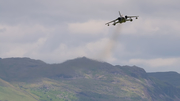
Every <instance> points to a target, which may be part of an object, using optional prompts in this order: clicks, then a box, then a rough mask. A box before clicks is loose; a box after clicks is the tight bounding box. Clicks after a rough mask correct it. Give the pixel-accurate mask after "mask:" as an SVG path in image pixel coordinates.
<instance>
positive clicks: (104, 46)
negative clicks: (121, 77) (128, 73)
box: [0, 0, 180, 73]
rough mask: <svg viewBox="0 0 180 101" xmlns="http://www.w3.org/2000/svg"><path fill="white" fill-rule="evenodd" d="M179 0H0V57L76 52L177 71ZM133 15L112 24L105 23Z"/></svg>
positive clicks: (58, 56) (57, 59)
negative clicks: (135, 16)
mask: <svg viewBox="0 0 180 101" xmlns="http://www.w3.org/2000/svg"><path fill="white" fill-rule="evenodd" d="M179 4H180V0H0V57H1V58H10V57H30V58H32V59H40V60H43V61H44V62H46V63H61V62H64V61H66V60H68V59H73V58H77V57H83V56H85V57H88V58H92V59H96V60H100V61H106V62H108V63H111V64H113V65H121V66H122V65H130V66H132V65H136V66H139V67H142V68H144V69H145V70H146V71H147V72H157V71H177V72H179V73H180V45H179V44H180V33H179V32H180V20H179V18H180V6H179ZM118 11H120V12H121V13H122V15H138V16H139V18H138V19H134V20H133V22H126V23H123V24H121V25H117V26H113V25H110V26H105V23H107V22H109V21H112V20H114V19H116V18H117V17H119V14H118Z"/></svg>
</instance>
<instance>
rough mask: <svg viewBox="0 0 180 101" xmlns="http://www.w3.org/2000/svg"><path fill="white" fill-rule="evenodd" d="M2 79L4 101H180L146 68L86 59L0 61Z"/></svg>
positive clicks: (178, 92) (175, 92) (178, 93)
mask: <svg viewBox="0 0 180 101" xmlns="http://www.w3.org/2000/svg"><path fill="white" fill-rule="evenodd" d="M0 78H1V80H0V98H1V99H0V100H2V101H5V100H7V101H16V100H17V101H119V100H120V101H178V100H180V89H179V88H177V87H176V86H174V85H171V84H170V83H165V82H164V81H161V80H159V79H157V78H155V77H152V76H149V74H147V73H146V71H145V70H144V69H142V68H139V67H137V66H118V65H117V66H113V65H111V64H108V63H106V62H99V61H95V60H91V59H88V58H85V57H82V58H76V59H73V60H68V61H65V62H63V63H61V64H46V63H44V62H42V61H40V60H33V59H29V58H7V59H0ZM2 79H3V80H2ZM4 80H5V81H4ZM6 81H7V82H6ZM12 98H14V99H13V100H12Z"/></svg>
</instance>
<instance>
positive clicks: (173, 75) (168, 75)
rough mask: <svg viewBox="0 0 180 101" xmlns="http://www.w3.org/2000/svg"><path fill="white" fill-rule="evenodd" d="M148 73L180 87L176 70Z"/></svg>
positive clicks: (179, 77) (179, 76) (179, 75)
mask: <svg viewBox="0 0 180 101" xmlns="http://www.w3.org/2000/svg"><path fill="white" fill-rule="evenodd" d="M148 75H149V76H151V77H154V78H157V79H159V80H161V81H163V82H166V83H169V84H171V85H173V86H176V87H179V88H180V74H179V73H177V72H173V71H170V72H155V73H148Z"/></svg>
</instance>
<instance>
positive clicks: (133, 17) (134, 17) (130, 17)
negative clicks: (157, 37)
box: [127, 16, 139, 19]
mask: <svg viewBox="0 0 180 101" xmlns="http://www.w3.org/2000/svg"><path fill="white" fill-rule="evenodd" d="M138 17H139V16H127V18H136V19H137V18H138Z"/></svg>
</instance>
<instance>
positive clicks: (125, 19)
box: [105, 11, 139, 26]
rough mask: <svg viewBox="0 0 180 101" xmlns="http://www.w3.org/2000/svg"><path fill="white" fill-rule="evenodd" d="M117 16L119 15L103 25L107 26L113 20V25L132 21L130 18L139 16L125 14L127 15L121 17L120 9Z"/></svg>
mask: <svg viewBox="0 0 180 101" xmlns="http://www.w3.org/2000/svg"><path fill="white" fill-rule="evenodd" d="M119 16H120V17H118V18H117V19H115V20H113V21H111V22H108V23H106V24H105V25H108V26H109V24H110V23H112V22H113V25H114V26H115V25H116V24H117V23H120V24H121V23H125V22H126V21H133V19H132V18H136V19H138V17H139V16H127V15H126V16H124V17H123V15H121V13H120V11H119Z"/></svg>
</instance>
